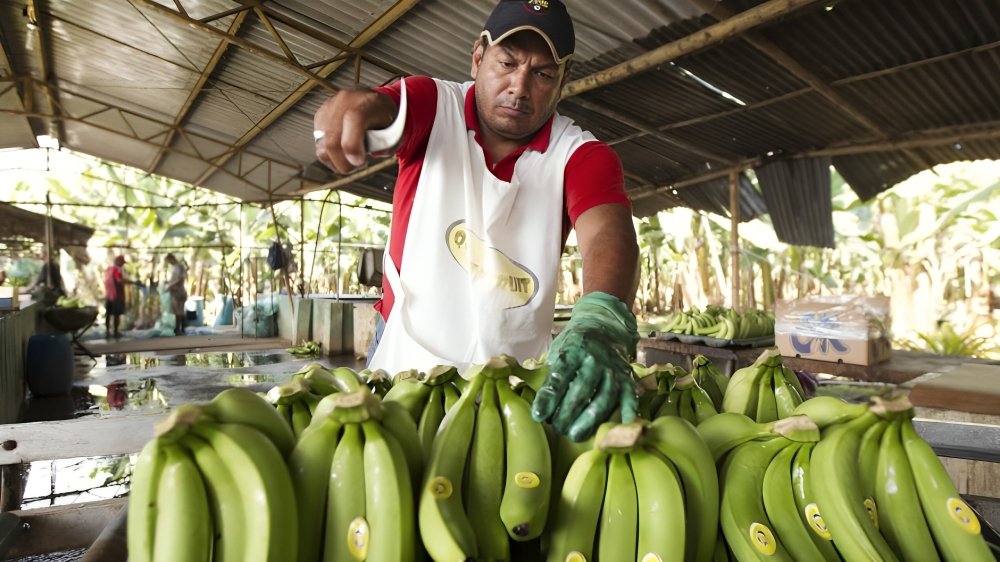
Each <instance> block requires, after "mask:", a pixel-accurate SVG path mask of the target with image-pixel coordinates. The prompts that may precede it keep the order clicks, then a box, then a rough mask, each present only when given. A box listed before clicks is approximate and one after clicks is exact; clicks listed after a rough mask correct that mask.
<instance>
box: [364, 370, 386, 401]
mask: <svg viewBox="0 0 1000 562" xmlns="http://www.w3.org/2000/svg"><path fill="white" fill-rule="evenodd" d="M358 376H359V377H361V380H363V381H364V382H365V385H366V386H368V388H369V389H371V391H372V392H373V393H375V395H376V396H378V397H379V398H385V395H386V393H388V392H389V389H391V388H392V384H393V383H392V381H393V378H392V377H391V376H389V373H387V372H385V371H384V370H382V369H375V370H374V371H372V370H371V369H365V370H363V371H361V372H360V373H358Z"/></svg>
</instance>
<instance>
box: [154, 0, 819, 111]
mask: <svg viewBox="0 0 1000 562" xmlns="http://www.w3.org/2000/svg"><path fill="white" fill-rule="evenodd" d="M146 1H148V0H146ZM817 1H818V0H768V1H767V2H765V3H763V4H760V5H758V6H754V7H753V8H750V9H749V10H746V11H744V12H740V13H739V14H736V15H735V16H733V17H731V18H729V19H727V20H725V21H721V22H719V23H717V24H715V25H710V26H708V27H706V28H705V29H702V30H700V31H696V32H694V33H692V34H691V35H688V36H687V37H682V38H681V39H678V40H676V41H671V42H670V43H667V44H665V45H661V46H659V47H657V48H655V49H653V50H652V51H649V52H646V53H643V54H641V55H639V56H637V57H634V58H631V59H629V60H627V61H625V62H621V63H618V64H616V65H614V66H612V67H610V68H606V69H604V70H600V71H598V72H595V73H593V74H590V75H588V76H584V77H582V78H578V79H576V80H574V81H572V82H570V83H568V84H566V85H565V86H563V89H562V97H563V98H568V97H571V96H575V95H578V94H582V93H583V92H587V91H589V90H593V89H594V88H600V87H602V86H607V85H608V84H614V83H615V82H619V81H621V80H625V79H626V78H631V77H632V76H635V75H637V74H641V73H643V72H646V71H647V70H651V69H653V68H655V67H657V66H658V65H661V64H665V63H667V62H670V61H672V60H674V59H677V58H679V57H682V56H684V55H690V54H691V53H694V52H696V51H700V50H702V49H705V48H707V47H711V46H712V45H716V44H718V43H721V42H723V41H726V40H728V39H732V38H733V37H737V36H739V35H740V34H742V33H744V32H746V31H748V30H750V29H753V28H754V27H757V26H759V25H763V24H765V23H768V22H770V21H773V20H775V19H777V18H780V17H783V16H787V15H789V14H791V13H793V12H795V11H797V10H799V9H802V8H804V7H806V6H809V5H811V4H815V3H817Z"/></svg>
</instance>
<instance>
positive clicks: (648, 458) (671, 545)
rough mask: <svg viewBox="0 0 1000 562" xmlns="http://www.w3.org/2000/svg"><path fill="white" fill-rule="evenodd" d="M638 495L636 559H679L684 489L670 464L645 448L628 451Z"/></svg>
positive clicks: (657, 561)
mask: <svg viewBox="0 0 1000 562" xmlns="http://www.w3.org/2000/svg"><path fill="white" fill-rule="evenodd" d="M628 458H629V462H630V463H631V464H632V474H633V476H634V477H635V488H636V494H637V496H638V499H639V532H638V535H637V536H638V539H637V542H636V557H637V560H641V561H643V562H669V561H676V562H683V561H684V552H685V548H686V546H685V542H686V538H685V534H686V522H685V518H684V489H683V487H682V485H681V481H680V478H679V477H678V475H677V471H676V470H675V469H674V466H673V464H672V463H671V462H670V461H668V460H666V459H663V458H661V457H660V456H659V455H657V454H655V453H654V452H652V451H651V450H649V449H646V448H641V447H640V448H635V449H633V450H632V451H630V452H629V453H628Z"/></svg>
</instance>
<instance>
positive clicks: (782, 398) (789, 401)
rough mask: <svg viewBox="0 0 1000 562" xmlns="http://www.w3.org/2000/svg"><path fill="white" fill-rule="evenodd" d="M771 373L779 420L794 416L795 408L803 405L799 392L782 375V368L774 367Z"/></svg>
mask: <svg viewBox="0 0 1000 562" xmlns="http://www.w3.org/2000/svg"><path fill="white" fill-rule="evenodd" d="M771 373H772V375H771V379H772V384H773V385H774V402H775V405H776V406H777V412H778V419H781V418H789V417H791V416H794V415H795V408H796V407H797V406H798V405H799V404H801V403H802V399H801V398H800V397H799V393H798V391H796V390H795V388H794V387H792V386H791V385H790V384H788V381H787V380H786V378H785V376H784V374H782V371H781V367H773V368H772V370H771Z"/></svg>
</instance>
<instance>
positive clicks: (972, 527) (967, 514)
mask: <svg viewBox="0 0 1000 562" xmlns="http://www.w3.org/2000/svg"><path fill="white" fill-rule="evenodd" d="M948 513H950V514H951V518H952V519H954V520H955V522H956V523H958V526H959V527H961V528H962V530H963V531H966V532H968V533H969V534H970V535H978V534H979V533H980V532H981V531H982V529H981V528H980V526H979V518H978V517H976V514H975V513H973V512H972V510H971V509H970V508H969V506H968V504H966V503H965V502H964V501H962V500H960V499H959V498H948Z"/></svg>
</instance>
